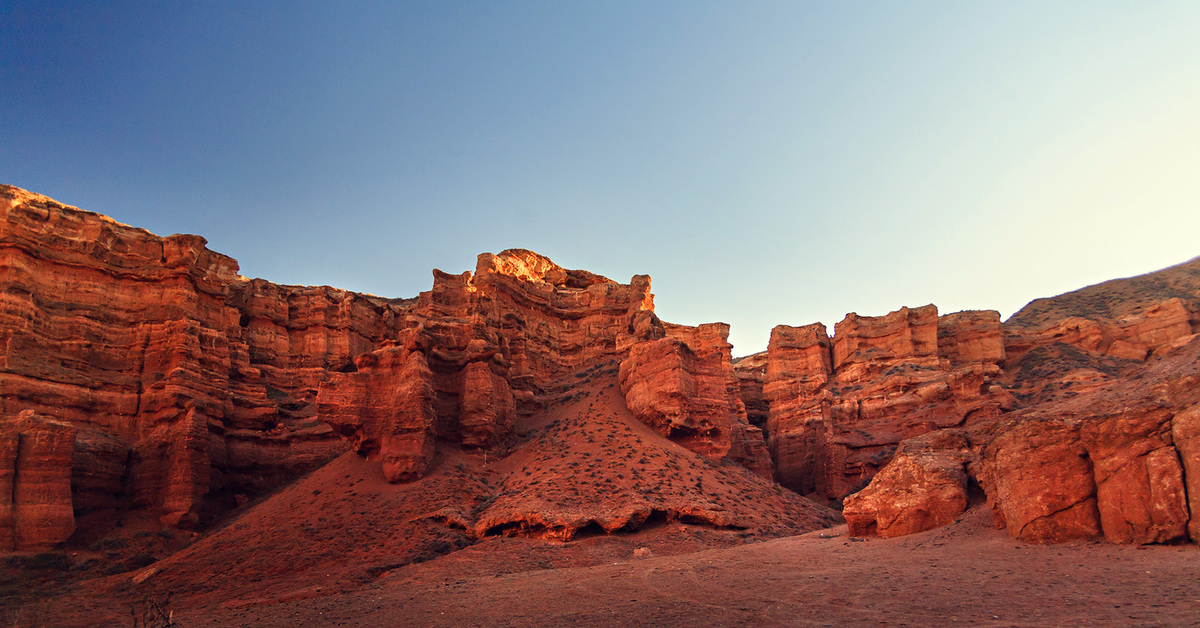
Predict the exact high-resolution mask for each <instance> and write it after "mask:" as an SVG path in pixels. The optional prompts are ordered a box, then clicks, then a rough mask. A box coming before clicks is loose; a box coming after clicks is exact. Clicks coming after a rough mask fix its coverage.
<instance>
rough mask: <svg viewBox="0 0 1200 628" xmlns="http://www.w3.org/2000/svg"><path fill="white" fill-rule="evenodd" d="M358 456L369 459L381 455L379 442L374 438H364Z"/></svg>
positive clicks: (359, 446)
mask: <svg viewBox="0 0 1200 628" xmlns="http://www.w3.org/2000/svg"><path fill="white" fill-rule="evenodd" d="M358 455H360V456H363V457H364V458H368V459H371V458H374V457H375V456H377V455H379V441H377V440H375V439H374V438H364V439H363V440H362V442H360V443H359V444H358Z"/></svg>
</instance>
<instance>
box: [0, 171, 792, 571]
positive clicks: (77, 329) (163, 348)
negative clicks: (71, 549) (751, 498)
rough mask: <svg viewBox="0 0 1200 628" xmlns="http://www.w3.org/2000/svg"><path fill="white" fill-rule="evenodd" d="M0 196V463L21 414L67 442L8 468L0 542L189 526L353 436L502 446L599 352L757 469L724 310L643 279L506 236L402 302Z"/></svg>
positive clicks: (681, 425) (384, 445)
mask: <svg viewBox="0 0 1200 628" xmlns="http://www.w3.org/2000/svg"><path fill="white" fill-rule="evenodd" d="M0 209H2V210H3V221H2V222H0V341H2V342H0V345H2V346H4V347H5V349H4V351H3V353H0V392H2V393H3V394H2V395H0V429H3V433H6V434H10V435H14V436H11V437H10V439H9V440H10V445H9V446H8V448H7V449H5V451H9V450H11V452H10V455H8V456H7V457H6V458H5V459H4V462H3V464H2V465H0V473H7V474H8V475H0V477H12V476H13V474H14V472H15V471H17V470H19V469H22V468H24V467H22V466H21V465H27V464H29V463H28V460H27V458H26V457H23V456H24V454H21V455H18V453H19V451H25V450H24V449H19V447H18V445H19V443H26V445H21V446H23V447H30V446H33V445H30V444H29V443H35V442H41V441H40V440H37V439H34V440H29V439H33V438H34V437H33V436H29V435H30V434H34V433H37V434H41V433H42V432H45V430H48V429H50V428H46V427H43V428H39V430H41V431H37V430H35V431H33V432H31V431H30V430H31V429H32V428H30V427H29V420H26V419H20V420H18V419H17V417H18V415H20V416H25V414H22V413H29V412H32V413H36V414H37V415H38V416H44V417H48V418H46V419H45V420H42V423H40V424H39V425H43V426H45V425H61V426H64V427H63V429H69V430H72V431H71V433H70V434H71V435H70V437H69V438H68V437H67V436H63V437H62V438H60V439H58V440H54V441H53V442H54V443H58V445H62V443H68V444H70V443H73V445H70V446H68V445H62V446H63V447H66V449H65V450H63V451H59V450H58V449H54V455H53V456H50V458H51V459H52V460H53V461H54V462H53V467H54V473H56V474H58V475H55V476H54V477H55V478H57V479H56V480H55V482H56V483H55V484H54V486H57V487H59V488H58V489H55V490H54V491H49V489H46V490H45V491H43V489H41V488H30V487H34V486H35V484H29V483H28V482H34V481H35V480H36V473H34V474H32V475H27V476H21V475H20V474H17V477H18V480H17V482H16V484H15V485H14V486H15V487H16V488H15V489H14V491H15V492H13V491H9V492H6V494H12V495H18V494H19V495H26V497H21V499H22V500H25V501H19V500H18V501H13V500H10V501H12V504H13V505H10V506H8V507H6V508H7V509H6V510H0V522H3V525H0V527H4V528H5V529H7V530H9V532H8V533H6V534H7V535H8V536H5V537H3V538H2V539H0V540H3V539H10V540H8V541H5V542H4V545H3V546H4V547H27V546H29V547H32V546H34V545H37V546H38V547H42V546H45V544H46V543H50V544H51V545H52V544H53V543H56V542H59V541H61V540H63V539H64V538H66V536H69V535H70V534H71V532H70V530H71V529H72V528H73V526H74V521H75V520H76V519H78V520H80V521H85V522H90V523H88V524H87V525H93V523H94V525H99V526H102V525H104V522H105V517H104V513H105V512H111V511H112V510H113V509H127V508H130V507H137V508H146V509H149V510H150V511H151V512H154V513H156V514H157V515H158V517H159V519H160V520H161V521H162V522H163V523H165V524H167V525H171V526H177V527H190V526H196V525H200V524H203V522H204V521H206V520H208V519H209V518H211V517H212V516H213V515H216V514H219V513H220V512H222V511H224V510H227V509H228V508H231V507H233V506H235V505H236V504H238V503H242V502H244V501H246V499H247V498H248V496H252V495H255V494H259V493H261V492H263V491H264V490H267V489H270V488H272V487H275V486H278V485H280V484H283V483H286V482H288V481H291V480H292V479H294V478H295V477H297V476H299V475H300V474H302V473H304V472H306V471H308V470H311V469H313V468H314V467H316V466H319V465H321V464H324V463H325V462H327V461H329V460H331V459H333V458H334V457H336V456H337V455H339V454H340V453H342V452H344V451H346V450H349V449H353V450H355V451H358V452H359V453H361V454H362V455H364V456H366V457H368V458H370V459H378V460H381V461H383V469H384V473H385V474H386V476H387V477H388V479H389V480H391V481H410V480H414V479H416V478H419V477H420V476H421V475H422V474H424V473H425V472H426V471H427V470H428V468H429V465H430V464H432V463H433V461H434V459H435V457H436V450H437V444H438V443H449V444H453V445H455V446H459V447H463V448H468V449H490V448H502V447H504V446H505V445H504V444H505V443H506V442H507V440H508V439H509V438H510V435H511V430H512V426H513V423H514V418H515V417H516V416H518V415H519V414H521V413H528V412H531V411H533V410H535V409H537V408H538V407H541V406H542V405H544V404H545V403H548V402H550V400H551V399H552V398H553V395H554V391H552V390H551V388H553V387H554V386H556V385H558V384H557V383H556V382H558V381H559V380H561V379H562V378H564V377H566V376H568V375H570V374H571V373H573V372H576V371H579V370H580V369H583V368H586V367H588V366H590V365H596V364H600V363H605V362H611V361H614V360H625V361H626V362H628V366H627V368H626V369H625V370H626V372H627V373H628V375H629V378H630V379H629V381H630V382H631V384H630V385H631V386H633V387H636V386H634V384H632V382H635V381H636V382H643V383H645V382H651V381H654V380H655V378H656V377H665V378H666V380H670V381H671V382H674V385H676V386H677V389H678V390H677V391H676V392H677V393H679V394H680V395H683V396H684V397H686V402H685V403H677V402H678V401H679V398H680V397H679V395H676V398H675V401H670V400H668V397H670V395H669V394H668V395H665V396H662V397H661V398H660V397H656V395H657V394H658V393H657V391H654V390H650V389H649V388H647V387H646V386H645V385H642V386H641V387H640V388H638V392H630V393H629V397H628V398H629V399H630V402H631V404H634V405H637V404H642V405H640V406H638V407H639V408H640V409H641V410H642V411H640V412H639V417H640V418H641V419H642V420H645V421H647V422H648V423H655V422H658V424H659V426H660V427H661V428H662V430H661V433H663V434H664V435H667V436H669V437H671V438H673V439H674V440H676V441H678V442H680V443H681V444H683V445H685V446H686V447H688V448H690V449H692V450H694V451H697V452H701V453H703V454H705V455H706V456H709V457H710V458H712V459H713V460H720V459H726V458H728V459H730V460H733V461H735V462H740V463H742V464H744V465H745V466H747V467H748V468H751V469H753V470H755V472H757V473H759V474H760V475H763V476H765V477H770V476H771V475H772V467H771V463H770V460H769V457H768V456H767V454H766V448H765V444H764V443H763V441H762V436H761V432H760V431H758V430H757V428H755V427H753V426H751V425H749V424H748V422H747V420H746V415H745V411H744V409H743V407H742V404H741V402H740V400H739V399H738V396H737V392H738V388H737V381H736V376H735V374H734V371H733V368H732V361H731V359H730V354H729V344H728V341H727V335H728V327H727V326H724V325H719V324H718V325H709V326H701V327H699V328H693V327H685V326H677V325H668V324H664V323H663V322H662V321H660V320H659V319H658V318H657V316H655V315H654V311H653V309H654V303H653V297H652V295H651V294H650V280H649V278H648V277H645V276H635V277H634V278H633V279H632V280H631V282H630V283H629V284H619V283H617V282H614V281H612V280H610V279H607V278H605V277H602V276H600V275H596V274H593V273H589V272H587V271H579V270H568V269H564V268H562V267H560V266H558V265H557V264H555V263H554V262H552V261H550V260H549V259H548V258H545V257H544V256H541V255H538V254H537V253H534V252H532V251H527V250H521V249H513V250H509V251H504V252H502V253H500V254H496V255H493V254H490V253H485V254H483V255H480V256H479V259H478V264H477V266H476V269H475V271H474V273H471V272H466V273H462V274H458V275H454V274H449V273H444V272H441V271H437V270H435V271H434V273H433V275H434V282H433V286H432V288H431V289H430V290H429V291H427V292H424V293H422V294H421V295H420V296H419V297H417V298H415V299H384V298H379V297H374V296H370V295H361V294H355V293H351V292H346V291H342V290H337V289H334V288H328V287H301V286H282V285H277V284H273V283H270V282H267V281H264V280H261V279H246V278H244V277H241V276H239V275H238V266H237V263H236V262H235V261H234V260H233V259H231V258H229V257H226V256H223V255H220V254H218V253H214V252H212V251H209V250H208V249H207V248H206V247H205V240H204V239H203V238H201V237H199V236H188V235H174V236H170V237H166V238H162V237H158V236H155V235H153V234H150V233H149V232H147V231H145V230H142V229H136V228H133V227H128V226H125V225H121V224H119V223H116V222H115V221H112V220H111V219H108V218H106V217H104V216H101V215H98V214H94V213H91V212H86V211H83V210H79V209H76V208H73V207H68V206H65V205H62V204H59V203H56V202H55V201H53V200H51V199H48V198H46V197H43V196H39V195H36V194H32V193H29V192H26V191H24V190H19V189H17V188H13V187H8V186H4V187H0ZM633 356H636V357H633ZM672 356H673V357H672ZM660 358H662V359H665V360H666V361H662V359H660ZM671 360H674V362H671ZM631 390H632V389H631ZM672 403H677V405H678V407H677V408H674V409H672V407H671V404H672ZM650 408H658V409H659V410H661V411H660V412H658V414H655V412H656V411H651V410H649V409H650ZM672 413H674V414H672ZM50 417H52V418H50ZM672 421H675V422H674V423H672ZM46 433H50V432H46ZM17 434H20V435H22V436H20V437H19V438H18V436H15V435H17ZM38 438H39V439H40V438H41V437H40V436H39V437H38ZM58 445H55V446H56V447H57V446H58ZM38 446H39V447H40V446H41V445H38ZM46 446H47V447H49V445H46ZM48 451H49V450H48ZM47 455H49V454H47ZM5 469H7V471H4V470H5ZM63 474H65V475H63ZM60 476H61V477H60ZM47 477H49V476H47ZM63 478H66V479H65V480H63ZM36 481H38V482H40V480H36ZM10 482H11V481H10ZM64 482H65V483H64ZM64 486H65V487H67V489H66V491H67V492H66V493H63V492H62V490H60V489H62V487H64ZM22 491H33V492H22ZM47 491H49V492H47ZM35 494H36V495H41V496H42V497H28V495H35ZM63 495H66V496H67V497H66V501H65V502H63V501H62V499H63ZM50 496H52V497H53V499H51V497H50ZM29 500H34V501H29ZM37 500H43V501H44V502H45V503H43V501H37ZM46 500H50V501H46ZM55 500H57V501H55ZM18 502H19V503H18ZM51 502H52V503H53V506H52V505H51ZM35 503H36V504H37V507H36V508H34V506H32V505H29V504H35ZM64 503H65V504H66V505H67V509H66V512H67V514H68V515H71V516H68V517H64V516H62V512H60V511H61V510H62V508H63V504H64ZM23 504H24V505H23ZM31 508H33V510H31ZM39 509H40V510H39ZM56 509H57V510H56ZM35 510H36V511H37V512H38V513H42V514H37V515H34V514H30V513H33V512H34V511H35ZM53 513H57V514H53ZM64 535H66V536H64Z"/></svg>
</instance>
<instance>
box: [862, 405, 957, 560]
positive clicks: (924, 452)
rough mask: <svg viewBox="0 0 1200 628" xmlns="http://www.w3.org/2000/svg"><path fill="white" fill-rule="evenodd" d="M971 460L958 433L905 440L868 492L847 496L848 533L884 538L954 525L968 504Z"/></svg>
mask: <svg viewBox="0 0 1200 628" xmlns="http://www.w3.org/2000/svg"><path fill="white" fill-rule="evenodd" d="M975 458H976V457H975V455H974V452H972V451H971V447H970V444H969V440H968V438H967V436H966V434H965V433H964V432H963V430H959V429H954V428H951V429H945V430H937V431H935V432H930V433H928V434H924V435H921V436H916V437H913V438H910V439H908V440H906V441H904V442H903V443H902V444H901V445H900V448H899V449H898V450H897V452H896V456H895V457H894V458H893V459H892V461H891V462H890V463H889V464H888V465H887V466H886V467H884V468H883V470H882V471H880V472H879V474H878V475H876V476H875V480H874V481H872V482H871V484H870V485H869V486H867V488H865V489H863V490H861V491H859V492H857V493H855V494H853V495H850V496H848V497H847V498H846V502H845V508H844V510H843V511H842V514H843V515H845V517H846V523H847V524H848V525H849V527H850V534H852V535H855V536H868V535H872V534H874V535H878V536H881V537H884V538H888V537H893V536H903V535H905V534H913V533H915V532H921V531H923V530H929V529H932V528H936V527H938V526H943V525H946V524H948V523H950V522H952V521H954V520H955V519H956V518H957V517H958V516H959V515H961V514H962V513H963V512H964V511H966V509H967V506H968V504H969V499H970V496H969V492H968V479H967V472H966V467H967V465H968V464H970V463H972V462H974V460H975Z"/></svg>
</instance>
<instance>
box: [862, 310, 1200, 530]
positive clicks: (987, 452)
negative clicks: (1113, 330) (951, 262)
mask: <svg viewBox="0 0 1200 628" xmlns="http://www.w3.org/2000/svg"><path fill="white" fill-rule="evenodd" d="M1179 302H1180V300H1179V299H1175V300H1174V303H1175V304H1176V305H1171V306H1170V307H1169V308H1157V307H1151V308H1149V309H1150V310H1151V311H1153V312H1163V311H1170V310H1171V308H1175V307H1177V305H1178V303H1179ZM1153 316H1154V315H1153V314H1152V315H1151V316H1149V317H1147V318H1150V319H1152V318H1153ZM1147 318H1142V319H1140V320H1142V321H1143V322H1144V321H1145V320H1147ZM1079 320H1082V319H1079ZM1140 324H1141V323H1139V325H1140ZM1072 325H1073V327H1072V328H1073V329H1077V328H1080V327H1087V326H1086V325H1077V324H1072ZM1098 325H1099V324H1096V325H1093V326H1092V327H1091V328H1093V329H1096V328H1099V327H1098ZM1063 328H1064V327H1063V325H1062V324H1054V325H1051V326H1049V327H1047V328H1045V329H1040V330H1033V332H1032V333H1030V332H1029V331H1028V330H1025V331H1022V332H1020V335H1021V338H1022V339H1023V341H1028V340H1029V339H1030V338H1034V339H1037V338H1042V339H1045V338H1051V339H1053V341H1052V342H1050V343H1049V344H1045V345H1043V346H1035V347H1034V348H1032V349H1027V350H1026V352H1025V354H1024V355H1022V356H1020V357H1019V358H1018V361H1019V362H1020V363H1021V366H1020V370H1019V373H1020V377H1018V378H1017V380H1016V381H1017V382H1018V383H1021V384H1024V385H1025V388H1026V390H1030V389H1032V385H1031V384H1030V383H1031V382H1032V383H1033V384H1036V385H1038V386H1041V389H1040V390H1039V391H1038V393H1037V394H1036V395H1034V394H1026V395H1024V396H1022V397H1021V399H1023V401H1024V402H1025V403H1026V406H1025V407H1023V408H1021V409H1018V410H1017V411H1015V412H1012V413H1009V414H1005V415H1003V416H1001V417H997V418H991V419H989V420H987V421H983V422H981V423H979V424H976V425H974V426H972V428H971V429H968V430H967V432H966V434H967V436H968V438H967V442H968V445H969V447H968V448H967V449H966V450H965V453H964V448H963V446H962V444H961V443H956V442H955V443H943V444H941V445H936V446H934V447H933V451H929V452H926V453H925V454H924V455H925V456H926V459H928V458H930V457H932V458H933V459H935V460H939V461H942V462H946V461H950V462H951V463H952V464H953V462H954V461H958V460H971V461H972V462H970V463H968V464H965V465H959V467H958V468H961V469H962V470H964V471H965V472H966V474H967V481H968V483H969V482H977V483H978V484H979V485H980V486H981V487H982V488H983V490H984V491H985V493H986V498H987V500H988V502H989V503H990V504H991V507H992V509H993V511H994V513H995V518H996V522H997V525H998V526H1000V527H1003V528H1005V529H1007V531H1008V532H1009V534H1011V535H1012V536H1013V537H1014V538H1017V539H1019V540H1022V541H1027V542H1035V543H1055V542H1061V541H1067V540H1073V539H1097V538H1103V539H1105V540H1107V541H1110V542H1114V543H1162V542H1171V541H1178V540H1181V539H1186V538H1191V539H1192V540H1193V541H1194V540H1195V529H1196V523H1195V516H1194V514H1193V513H1196V512H1198V511H1197V510H1196V508H1195V505H1194V504H1195V499H1196V494H1197V493H1196V489H1195V486H1194V482H1193V481H1192V480H1194V478H1192V477H1191V474H1190V471H1189V470H1190V469H1193V468H1196V467H1197V462H1196V461H1197V455H1198V452H1197V451H1196V447H1195V446H1194V442H1195V441H1196V440H1197V438H1196V432H1197V430H1196V423H1197V422H1196V421H1195V420H1194V417H1195V415H1196V413H1195V408H1196V407H1198V406H1197V402H1200V386H1198V384H1200V335H1194V334H1191V335H1183V336H1179V334H1182V333H1183V331H1184V330H1183V328H1181V327H1180V328H1177V329H1174V330H1173V331H1171V333H1170V334H1168V335H1166V336H1162V337H1158V338H1157V339H1155V340H1153V341H1152V342H1151V344H1150V345H1147V347H1148V348H1147V350H1146V351H1147V355H1148V356H1149V357H1148V358H1147V357H1146V356H1143V355H1141V354H1140V353H1139V354H1138V355H1136V356H1133V357H1120V356H1114V355H1112V354H1111V352H1109V353H1105V347H1106V346H1108V347H1111V346H1112V345H1103V344H1091V343H1085V342H1080V341H1079V340H1078V338H1076V337H1067V338H1066V340H1063V338H1064V337H1063V336H1055V335H1054V334H1052V333H1049V332H1048V331H1047V329H1059V330H1061V329H1063ZM1132 328H1136V326H1134V327H1132ZM1167 328H1170V326H1168V327H1167ZM1143 329H1144V327H1143ZM1157 329H1163V327H1161V326H1160V327H1157ZM1176 336H1179V337H1176ZM1009 337H1010V338H1011V337H1013V336H1009ZM1139 337H1141V338H1146V337H1147V336H1145V335H1143V336H1139ZM1035 342H1036V341H1035ZM1042 342H1045V340H1042ZM1039 352H1040V353H1039ZM1033 357H1036V358H1037V361H1036V362H1034V361H1032V360H1031V358H1033ZM1142 359H1146V360H1147V361H1146V362H1145V364H1144V365H1143V364H1142ZM1093 367H1094V368H1093ZM1100 369H1103V370H1100ZM937 434H938V433H936V432H935V433H934V434H931V435H929V436H930V437H936V436H937ZM921 440H922V439H913V440H911V441H906V442H905V443H904V444H903V445H902V446H901V451H902V452H906V451H908V450H910V449H912V448H918V449H920V448H921V447H920V446H921V444H922V442H921ZM926 449H928V447H927V448H926ZM913 458H914V457H913V456H911V455H907V454H906V455H897V456H896V458H895V460H893V462H892V463H891V464H890V465H889V466H888V467H886V468H885V469H884V470H883V472H881V473H880V474H879V475H878V476H876V478H875V480H874V481H873V482H872V484H871V485H870V486H868V487H867V489H866V490H864V491H862V492H861V493H859V494H858V495H855V496H852V497H851V498H848V499H847V508H846V518H847V521H848V522H851V525H852V528H853V529H854V530H855V531H856V532H858V533H862V534H866V533H878V534H880V535H884V534H887V533H890V532H891V531H892V530H903V531H902V532H898V533H909V532H915V531H920V530H922V529H928V528H929V527H934V526H936V525H941V524H942V523H945V521H944V520H943V521H937V520H934V519H933V518H926V519H924V520H922V519H921V518H920V517H917V516H915V515H914V514H913V513H918V512H921V511H928V510H929V508H928V507H927V506H926V504H930V503H937V504H948V503H956V500H954V499H948V498H947V496H948V495H952V494H954V493H955V492H956V491H955V490H950V489H948V488H947V486H948V485H950V484H955V483H957V482H958V478H957V476H955V478H954V480H953V482H950V481H946V480H943V481H940V482H934V481H931V478H933V477H941V478H946V477H949V476H947V475H946V474H944V473H940V472H941V471H943V468H944V465H941V464H940V463H935V464H929V463H927V464H925V465H923V466H921V465H916V466H917V467H918V470H916V471H914V466H915V465H914V460H913ZM976 461H977V462H976ZM930 467H933V468H932V469H930ZM956 507H957V506H955V508H956ZM901 513H909V515H910V516H909V517H908V519H907V520H905V519H904V517H903V516H902V515H901ZM893 520H899V521H901V522H903V523H904V524H905V525H907V527H905V526H904V525H892V526H891V527H890V528H889V529H888V530H887V531H886V532H885V531H884V527H883V525H882V523H884V522H886V523H890V522H892V521H893Z"/></svg>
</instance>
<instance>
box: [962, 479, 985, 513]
mask: <svg viewBox="0 0 1200 628" xmlns="http://www.w3.org/2000/svg"><path fill="white" fill-rule="evenodd" d="M986 501H987V493H986V492H985V491H984V490H983V487H982V486H980V485H979V482H976V481H975V478H973V477H971V476H969V475H968V476H967V505H968V507H970V506H976V505H979V504H982V503H984V502H986Z"/></svg>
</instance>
